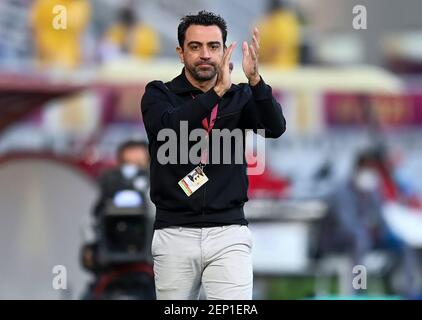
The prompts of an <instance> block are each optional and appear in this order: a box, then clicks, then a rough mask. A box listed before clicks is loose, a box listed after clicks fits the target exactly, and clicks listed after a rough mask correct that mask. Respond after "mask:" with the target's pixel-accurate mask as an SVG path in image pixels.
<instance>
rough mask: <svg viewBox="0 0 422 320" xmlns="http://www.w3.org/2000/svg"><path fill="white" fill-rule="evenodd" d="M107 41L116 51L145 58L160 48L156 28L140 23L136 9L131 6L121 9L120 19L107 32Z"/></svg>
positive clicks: (153, 54) (151, 55)
mask: <svg viewBox="0 0 422 320" xmlns="http://www.w3.org/2000/svg"><path fill="white" fill-rule="evenodd" d="M105 42H106V43H107V45H108V46H109V49H111V47H112V49H111V50H113V49H114V52H115V53H124V54H130V55H132V56H135V57H138V58H144V59H145V58H151V57H154V56H155V55H156V54H157V53H158V52H159V49H160V43H159V37H158V35H157V33H156V32H155V30H154V29H153V28H151V27H150V26H148V25H145V24H142V23H139V22H138V21H137V19H136V17H135V13H134V10H133V9H132V10H131V9H130V8H123V9H121V11H120V12H119V17H118V21H117V22H116V24H114V25H112V26H111V27H110V29H109V30H108V31H107V33H106V36H105Z"/></svg>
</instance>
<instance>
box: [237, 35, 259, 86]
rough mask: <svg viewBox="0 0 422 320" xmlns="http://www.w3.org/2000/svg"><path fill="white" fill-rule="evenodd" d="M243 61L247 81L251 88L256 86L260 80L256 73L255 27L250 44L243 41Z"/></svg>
mask: <svg viewBox="0 0 422 320" xmlns="http://www.w3.org/2000/svg"><path fill="white" fill-rule="evenodd" d="M242 51H243V61H242V67H243V72H244V73H245V75H246V78H248V80H249V84H250V85H251V86H255V85H257V84H258V82H259V80H260V79H261V77H260V75H259V72H258V52H259V31H258V28H257V27H255V28H254V30H253V36H252V44H249V45H248V43H247V42H246V41H244V42H243V44H242Z"/></svg>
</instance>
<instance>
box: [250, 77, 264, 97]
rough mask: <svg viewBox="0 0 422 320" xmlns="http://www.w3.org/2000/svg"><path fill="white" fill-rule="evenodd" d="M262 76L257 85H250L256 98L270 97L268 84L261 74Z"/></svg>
mask: <svg viewBox="0 0 422 320" xmlns="http://www.w3.org/2000/svg"><path fill="white" fill-rule="evenodd" d="M260 78H261V79H260V80H259V82H258V83H257V84H256V85H254V86H251V85H250V87H251V90H252V95H253V97H254V99H255V100H264V99H267V98H268V86H267V85H266V84H265V82H264V80H263V79H262V77H261V76H260Z"/></svg>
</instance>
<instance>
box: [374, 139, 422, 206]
mask: <svg viewBox="0 0 422 320" xmlns="http://www.w3.org/2000/svg"><path fill="white" fill-rule="evenodd" d="M370 152H371V156H372V157H373V158H374V161H375V164H376V167H375V169H376V170H377V172H378V175H379V177H380V180H381V181H380V182H381V192H382V196H383V199H384V200H385V201H393V202H398V203H400V204H402V205H405V206H408V207H412V208H418V209H421V208H422V201H421V199H420V198H419V195H418V194H417V193H416V192H415V190H414V188H412V185H411V182H410V181H406V180H404V179H402V178H401V177H399V176H397V175H396V174H395V172H396V170H395V168H394V166H393V165H392V163H391V161H390V159H389V158H388V156H387V153H386V150H385V149H384V148H381V147H378V148H376V149H374V150H371V151H370Z"/></svg>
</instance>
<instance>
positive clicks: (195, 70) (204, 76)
mask: <svg viewBox="0 0 422 320" xmlns="http://www.w3.org/2000/svg"><path fill="white" fill-rule="evenodd" d="M201 64H202V66H201ZM203 65H207V66H206V67H204V66H203ZM185 67H186V69H187V70H188V72H189V73H190V74H191V75H192V77H193V78H194V79H195V80H197V81H208V80H211V79H212V78H214V77H215V75H216V74H217V68H216V66H215V64H214V63H213V62H198V63H196V64H193V65H188V64H185Z"/></svg>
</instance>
